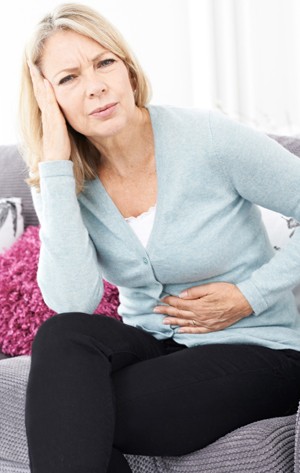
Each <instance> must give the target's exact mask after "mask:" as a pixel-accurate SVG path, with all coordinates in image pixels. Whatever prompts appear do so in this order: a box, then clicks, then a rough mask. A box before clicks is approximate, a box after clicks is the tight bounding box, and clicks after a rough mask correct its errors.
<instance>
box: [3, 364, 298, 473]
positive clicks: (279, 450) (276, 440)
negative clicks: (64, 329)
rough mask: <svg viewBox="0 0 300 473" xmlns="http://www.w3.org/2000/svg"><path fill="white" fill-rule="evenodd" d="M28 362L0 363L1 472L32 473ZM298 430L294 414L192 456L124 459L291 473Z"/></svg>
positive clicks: (220, 472)
mask: <svg viewBox="0 0 300 473" xmlns="http://www.w3.org/2000/svg"><path fill="white" fill-rule="evenodd" d="M30 361H31V357H30V356H25V355H24V356H18V357H14V358H7V359H4V360H1V361H0V379H1V383H0V412H1V419H0V472H1V473H30V469H29V459H28V448H27V440H26V432H25V422H24V411H25V394H26V386H27V379H28V374H29V369H30ZM297 422H298V423H299V422H300V420H299V413H298V419H297ZM295 432H296V415H291V416H287V417H277V418H274V419H266V420H263V421H259V422H255V423H253V424H249V425H247V426H245V427H241V428H240V429H237V430H235V431H234V432H231V433H229V434H228V435H226V436H224V437H222V438H221V439H219V440H217V441H216V442H214V443H213V444H211V445H209V446H207V447H206V448H203V449H202V450H199V451H197V452H194V453H191V454H189V455H184V456H181V457H144V456H135V455H126V458H127V459H128V462H129V464H130V466H131V468H132V470H133V473H187V472H188V473H201V472H203V473H208V472H211V473H212V472H213V473H234V472H236V473H242V472H255V473H271V472H272V473H277V472H278V473H293V472H294V446H295ZM297 432H298V435H299V425H298V424H297ZM297 442H299V439H297ZM297 442H296V443H297ZM297 465H298V466H297ZM296 468H298V471H299V458H298V460H297V459H296ZM296 471H297V470H296Z"/></svg>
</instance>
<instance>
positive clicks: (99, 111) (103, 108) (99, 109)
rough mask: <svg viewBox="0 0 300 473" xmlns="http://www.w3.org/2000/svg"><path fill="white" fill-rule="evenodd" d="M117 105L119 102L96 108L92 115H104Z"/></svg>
mask: <svg viewBox="0 0 300 473" xmlns="http://www.w3.org/2000/svg"><path fill="white" fill-rule="evenodd" d="M115 105H117V102H113V103H109V104H107V105H104V106H103V107H98V108H95V110H93V111H92V112H91V113H90V115H98V114H99V115H101V114H104V112H106V111H109V110H110V109H112V108H113V107H115Z"/></svg>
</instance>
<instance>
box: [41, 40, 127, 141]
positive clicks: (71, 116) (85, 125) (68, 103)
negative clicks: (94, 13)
mask: <svg viewBox="0 0 300 473" xmlns="http://www.w3.org/2000/svg"><path fill="white" fill-rule="evenodd" d="M41 69H42V73H43V75H44V76H45V77H46V79H48V80H49V81H50V83H51V84H52V86H53V89H54V92H55V95H56V99H57V102H58V104H59V105H60V108H61V110H62V111H63V113H64V116H65V118H66V119H67V121H68V122H69V124H70V125H71V126H72V127H73V128H74V129H75V130H77V131H78V132H80V133H82V134H83V135H85V136H87V137H88V138H101V137H102V138H105V137H109V136H113V135H116V134H117V133H118V132H120V131H122V130H123V129H124V127H125V126H126V125H127V124H128V123H130V120H131V119H132V118H133V116H134V113H135V111H136V106H135V101H134V95H133V90H132V84H131V82H130V78H129V74H128V70H127V68H126V66H125V64H124V63H123V61H122V60H121V59H119V58H118V56H116V55H115V54H113V53H111V52H110V51H108V50H107V49H105V48H103V47H102V46H101V45H100V44H99V43H97V42H96V41H94V40H93V39H90V38H88V37H86V36H83V35H80V34H78V33H76V32H74V31H58V32H57V33H55V34H54V35H53V36H50V38H48V40H47V41H46V44H45V48H44V52H43V56H42V61H41Z"/></svg>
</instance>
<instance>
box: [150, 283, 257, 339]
mask: <svg viewBox="0 0 300 473" xmlns="http://www.w3.org/2000/svg"><path fill="white" fill-rule="evenodd" d="M162 302H164V303H165V304H168V305H167V306H165V305H161V306H157V307H155V309H154V312H156V313H160V314H166V315H167V317H166V318H165V319H164V324H169V325H178V326H179V327H180V329H179V332H181V333H209V332H215V331H218V330H223V329H225V328H226V327H229V326H230V325H233V324H234V323H236V322H238V321H239V320H241V319H243V318H244V317H248V316H249V315H251V314H252V313H253V309H252V307H251V305H250V304H249V302H248V301H247V299H246V298H245V297H244V296H243V294H242V293H241V291H240V290H239V289H238V288H237V287H236V286H235V285H234V284H231V283H226V282H217V283H210V284H203V285H202V286H194V287H191V288H189V289H186V290H185V291H184V292H183V293H181V294H180V297H176V296H167V297H165V298H163V299H162Z"/></svg>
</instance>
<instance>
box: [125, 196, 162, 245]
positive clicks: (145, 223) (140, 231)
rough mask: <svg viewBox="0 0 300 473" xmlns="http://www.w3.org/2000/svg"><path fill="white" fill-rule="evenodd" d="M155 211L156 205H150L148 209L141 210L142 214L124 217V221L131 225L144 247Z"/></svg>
mask: <svg viewBox="0 0 300 473" xmlns="http://www.w3.org/2000/svg"><path fill="white" fill-rule="evenodd" d="M155 211H156V205H154V206H153V207H150V209H149V210H147V211H146V212H143V213H142V214H140V215H138V216H137V217H127V218H125V220H126V222H127V223H128V224H129V225H130V226H131V228H132V230H133V231H134V233H135V234H136V236H137V237H138V238H139V240H140V241H141V243H142V245H143V246H144V247H146V245H147V243H148V240H149V237H150V234H151V231H152V227H153V223H154V218H155Z"/></svg>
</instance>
